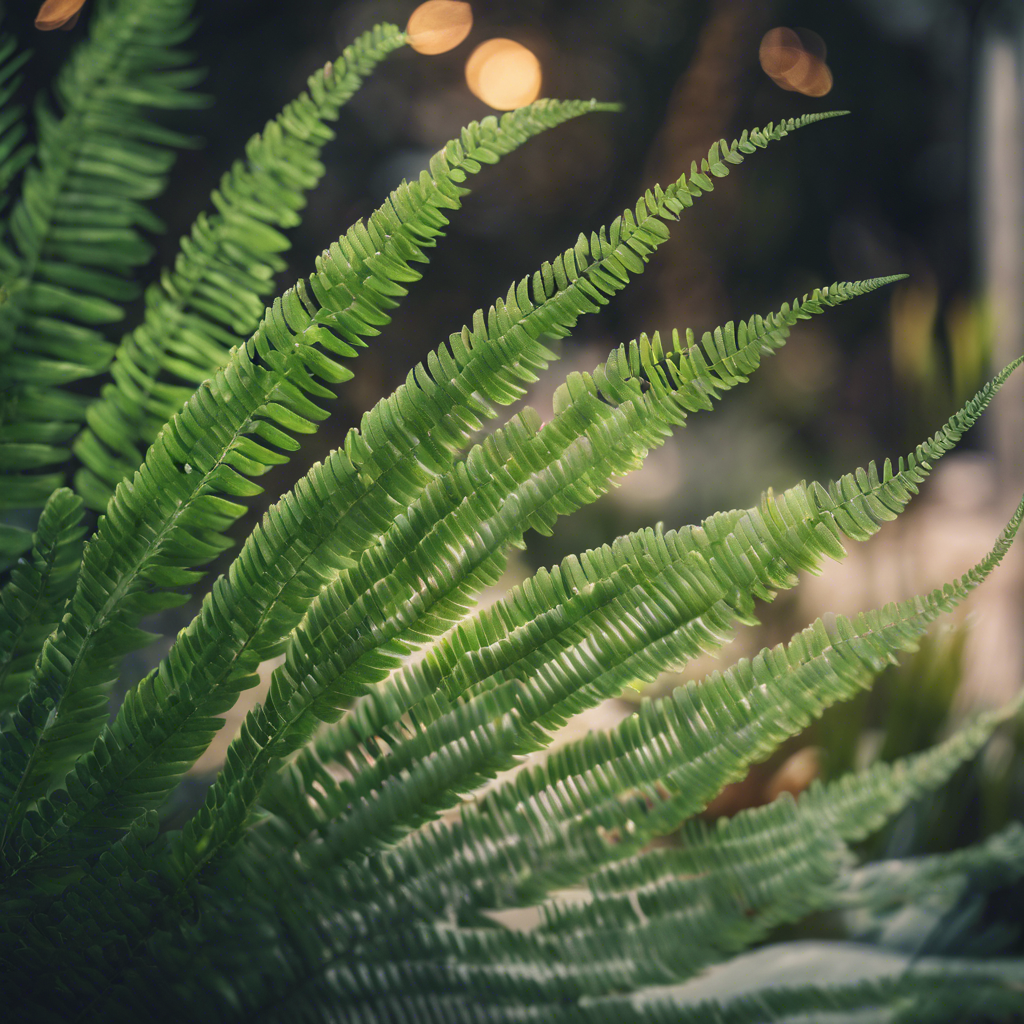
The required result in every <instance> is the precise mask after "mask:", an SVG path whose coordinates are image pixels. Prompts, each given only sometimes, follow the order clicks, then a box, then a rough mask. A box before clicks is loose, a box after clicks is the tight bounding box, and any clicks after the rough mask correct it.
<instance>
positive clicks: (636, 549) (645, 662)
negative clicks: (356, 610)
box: [267, 373, 1006, 842]
mask: <svg viewBox="0 0 1024 1024" xmlns="http://www.w3.org/2000/svg"><path fill="white" fill-rule="evenodd" d="M1005 377H1006V374H1005V373H1004V374H1000V375H999V377H997V378H996V380H995V381H994V382H993V383H992V384H991V385H987V386H986V387H985V388H983V389H982V391H981V392H979V395H978V396H976V398H975V399H974V400H972V402H970V403H968V405H967V406H966V407H965V409H964V410H963V411H961V412H959V413H957V414H956V415H955V416H954V417H953V418H952V419H951V420H950V422H949V423H948V424H947V425H946V426H945V427H944V428H943V429H942V430H940V431H939V432H938V433H937V434H936V435H935V437H933V438H932V439H931V440H930V441H929V442H927V443H926V444H925V445H922V446H919V447H918V449H917V450H916V451H915V452H914V453H913V454H912V455H911V456H909V457H908V459H907V462H906V465H904V462H903V460H901V461H900V465H899V470H898V471H897V473H896V474H895V475H894V474H893V473H892V470H891V467H890V466H889V464H888V463H887V464H886V468H885V471H884V472H883V473H882V474H881V477H880V476H879V474H878V473H877V471H876V469H875V467H874V465H872V466H870V467H869V468H868V470H867V471H866V472H865V471H858V472H857V473H856V474H849V475H848V476H847V477H844V478H842V479H841V480H840V481H838V482H837V483H835V484H832V485H830V487H829V489H828V490H825V489H824V488H820V487H818V485H814V488H808V487H807V486H806V485H803V484H801V485H798V486H797V487H795V488H792V489H790V490H789V491H787V492H786V493H785V494H783V495H780V496H779V497H778V498H775V497H773V496H771V495H769V496H767V497H766V499H765V502H764V504H763V505H762V506H761V507H760V508H755V509H751V510H748V511H747V512H746V513H728V514H724V515H723V514H720V515H717V516H713V517H712V518H711V519H710V520H708V521H706V522H705V523H704V524H702V526H701V527H700V528H691V529H689V530H684V531H678V532H677V531H672V532H670V533H668V534H663V533H661V532H660V531H652V530H647V531H641V532H640V533H638V534H634V535H630V536H629V537H626V538H620V540H619V541H618V542H616V544H615V545H613V546H612V547H610V548H602V549H598V550H597V551H591V552H587V553H586V554H585V555H583V556H582V559H581V560H579V561H578V560H577V559H575V558H569V559H567V560H566V561H565V562H563V564H562V566H560V567H559V568H558V570H557V571H555V572H554V573H551V574H549V573H547V572H545V571H542V572H541V573H539V574H538V575H537V577H535V578H534V580H532V581H529V582H528V583H527V584H525V585H523V586H522V587H519V588H516V589H515V590H513V591H512V592H511V593H510V595H509V597H508V598H506V599H505V600H503V601H500V602H498V603H497V604H496V605H494V606H493V607H492V608H491V609H488V610H486V611H484V612H481V613H478V614H477V615H476V616H475V617H474V618H473V619H470V620H469V621H468V623H466V624H463V625H460V626H458V627H457V628H456V629H455V630H454V631H453V633H452V634H451V636H450V637H446V638H444V639H442V641H441V642H440V643H439V644H437V645H436V646H435V647H434V648H432V649H431V650H430V651H429V652H428V656H427V658H426V659H425V660H424V661H423V662H420V663H418V664H415V665H413V666H411V667H409V668H407V669H404V670H402V671H400V672H399V673H398V674H397V675H396V676H395V677H394V678H393V679H391V680H389V681H388V682H387V683H385V684H384V686H383V688H382V689H380V690H379V692H377V691H375V692H371V693H368V694H367V696H366V697H365V698H363V699H362V702H361V703H360V704H359V705H358V706H357V708H356V709H355V710H354V711H353V713H352V714H350V715H349V716H348V717H347V718H346V719H344V720H343V721H342V722H341V723H339V725H337V726H335V727H333V728H331V729H329V730H328V731H327V732H326V733H324V734H323V735H321V736H320V737H318V738H317V740H316V742H315V745H314V747H313V749H312V750H308V751H304V752H302V753H301V754H300V755H299V758H298V760H297V762H296V766H295V768H294V769H290V770H289V773H287V774H286V775H284V776H281V778H280V779H279V780H278V781H276V782H274V783H272V785H271V793H270V794H268V797H267V802H268V806H272V807H273V808H274V809H275V810H277V811H279V812H280V813H281V814H282V815H283V817H284V820H288V818H289V813H288V812H287V811H286V810H285V808H286V807H291V808H294V809H295V810H294V812H293V813H294V816H295V824H296V826H297V827H300V828H304V827H306V826H308V824H309V814H310V811H309V808H308V807H307V806H306V803H305V801H304V800H299V799H297V798H296V793H295V792H294V790H295V787H296V786H299V787H300V789H305V790H306V792H307V793H308V795H310V796H313V793H314V792H315V794H316V795H315V797H314V799H315V802H316V803H317V804H319V805H321V807H322V809H323V815H324V819H325V820H324V821H323V822H322V823H321V824H323V825H326V824H327V822H328V821H329V820H330V819H332V818H333V817H335V816H337V815H339V814H340V815H342V816H344V814H345V813H346V808H350V807H351V806H352V801H353V800H354V799H355V798H356V796H357V795H358V796H359V797H360V798H361V799H363V798H365V799H371V797H370V792H371V791H372V790H374V789H382V788H383V783H384V782H385V781H386V780H387V779H389V778H390V777H392V776H396V775H400V774H402V773H404V772H406V771H407V770H409V769H410V768H411V767H412V766H413V765H414V764H415V763H416V761H417V759H418V757H419V756H421V755H422V754H423V753H424V752H425V749H426V748H425V747H424V746H423V744H424V743H425V742H426V738H425V735H424V730H425V729H427V728H428V727H429V726H430V723H431V722H433V721H434V720H435V719H438V718H443V717H445V716H447V717H449V718H451V717H452V716H453V715H454V716H456V717H457V716H458V715H461V714H462V712H461V711H460V710H459V707H458V706H456V707H455V708H454V709H453V708H452V706H451V705H450V703H449V699H459V700H466V699H470V700H472V699H473V698H474V697H475V696H477V695H481V694H483V693H486V692H488V691H489V690H490V689H492V688H494V687H499V688H502V689H503V690H504V692H505V698H504V699H505V700H506V702H510V703H508V706H506V707H505V708H504V709H503V710H504V711H505V712H513V710H514V714H516V715H517V716H518V717H519V718H520V721H521V727H520V740H519V742H520V748H519V752H521V753H525V752H527V751H529V750H531V749H536V747H537V744H538V743H543V742H544V741H543V731H545V730H548V729H551V728H554V727H556V726H558V725H561V724H562V723H563V722H564V721H565V720H566V719H567V718H568V717H570V715H572V714H574V713H577V712H578V711H580V710H583V709H584V708H586V707H590V706H592V705H593V704H595V703H597V702H598V701H599V700H601V699H604V698H605V697H608V696H612V695H615V694H617V693H619V692H620V691H621V689H622V688H623V687H624V686H625V685H627V684H629V683H631V682H635V681H636V680H646V681H650V680H652V679H654V678H655V677H656V676H657V675H658V674H659V673H660V672H661V671H664V670H665V668H666V667H669V666H671V665H676V664H683V663H685V661H687V660H688V659H689V658H691V657H693V656H694V655H696V654H698V653H700V652H701V651H704V650H711V649H714V648H715V647H717V646H719V644H720V643H721V642H722V641H723V639H724V638H725V637H726V636H728V635H729V631H730V630H731V628H732V622H733V621H734V620H736V619H738V620H740V621H750V620H751V618H752V615H753V609H752V603H751V598H750V596H749V595H751V594H753V595H756V596H760V597H762V598H766V599H770V598H771V597H772V596H773V590H774V589H775V588H778V587H788V586H792V585H793V584H794V583H795V581H796V571H797V570H798V569H801V568H804V569H812V570H813V569H815V568H816V566H817V564H818V562H819V561H820V558H821V556H822V554H829V555H831V556H832V557H842V556H843V554H844V552H843V548H842V546H841V544H840V541H839V531H838V530H837V528H836V525H835V524H836V523H837V522H841V523H842V524H843V525H844V526H845V527H846V528H848V529H849V530H850V531H851V532H853V533H854V534H855V536H857V537H858V539H863V538H864V537H865V536H866V535H867V534H868V533H869V532H874V531H875V530H877V528H878V523H879V522H880V521H882V520H883V519H889V518H894V517H895V515H896V513H897V512H898V511H899V510H900V509H901V508H902V507H903V506H904V505H905V504H906V502H907V501H908V500H909V498H910V496H911V494H912V493H913V492H914V491H916V489H917V485H918V484H919V483H920V481H921V480H922V479H923V478H924V476H925V475H926V473H927V470H928V467H929V465H930V462H933V461H934V460H935V459H936V458H939V457H941V455H942V453H943V452H944V451H946V450H947V449H948V448H949V447H951V446H952V444H953V443H955V440H956V439H957V438H958V437H959V436H960V435H961V434H962V433H963V431H964V430H966V429H967V428H968V427H969V426H970V424H971V423H973V422H974V420H975V419H976V418H977V416H978V415H980V413H981V411H982V409H983V408H984V407H985V406H986V405H987V403H988V401H989V400H990V398H991V396H992V394H993V393H994V392H995V390H997V389H998V387H999V386H1000V384H1001V383H1002V381H1003V380H1005ZM484 475H485V474H481V479H480V480H479V481H478V482H477V483H476V486H477V487H479V488H482V489H486V487H487V483H486V482H485V481H484V480H483V476H484ZM486 475H487V476H488V478H490V479H493V476H494V473H493V471H491V470H489V471H488V473H487V474H486ZM819 494H820V497H816V495H819ZM822 505H824V506H825V509H824V510H823V509H822ZM413 522H415V520H413ZM867 523H870V531H869V528H868V526H867V525H866V524H867ZM353 589H354V590H356V591H358V589H359V588H358V587H355V586H354V587H353ZM637 608H640V609H643V614H638V613H637V612H636V609H637ZM339 616H340V611H338V610H335V611H334V612H333V613H332V615H330V616H327V619H328V621H329V622H330V623H331V624H332V626H333V625H334V624H338V623H340V625H339V626H338V634H339V635H341V634H343V633H344V631H345V630H344V628H343V627H344V619H342V618H340V617H339ZM377 628H378V629H380V628H385V626H384V625H382V624H378V627H377ZM303 642H304V643H307V644H308V643H310V640H309V639H307V636H306V634H304V635H303ZM340 645H341V641H340V639H339V636H338V635H334V634H330V639H329V641H328V642H325V643H323V644H322V646H321V647H320V648H319V649H318V650H316V653H315V655H312V656H310V657H309V659H308V661H305V662H299V663H297V667H295V668H291V675H292V678H293V679H299V678H304V677H305V678H308V675H307V674H308V673H309V672H315V671H316V669H315V668H312V667H309V666H312V665H320V666H322V665H323V664H325V663H327V664H329V665H330V666H331V668H332V671H331V672H330V673H326V674H325V678H326V679H332V678H333V679H335V680H338V679H341V678H343V676H342V675H341V673H342V670H343V661H342V660H341V659H342V656H341V655H340V654H339V653H338V651H339V647H340ZM379 672H380V674H381V675H383V674H384V667H380V668H379ZM516 679H519V680H527V681H528V682H527V683H524V684H522V685H517V686H515V687H514V688H513V689H509V687H508V686H507V685H506V684H508V683H509V682H510V681H512V680H516ZM371 682H372V679H368V680H367V683H366V685H369V684H370V683H371ZM307 685H308V684H307ZM335 685H336V686H337V685H338V684H337V682H336V683H335ZM442 689H445V690H447V691H448V694H449V695H450V697H449V698H448V699H445V698H442V697H440V695H439V692H438V691H440V690H442ZM407 713H409V714H411V716H412V723H413V725H412V727H411V728H410V727H408V726H406V725H403V724H402V721H403V716H405V715H406V714H407ZM318 717H320V718H327V719H328V720H329V718H330V716H329V715H328V714H325V713H322V712H321V713H320V714H319V716H318ZM378 739H381V740H383V741H384V742H386V743H387V744H388V748H389V749H388V752H387V754H386V755H385V754H383V753H382V752H381V750H380V748H379V747H378V745H377V743H378ZM364 744H366V748H365V756H366V758H367V760H369V762H370V768H369V769H367V765H366V763H365V762H364V760H363V756H364V755H363V754H362V753H361V748H362V747H363V745H364ZM512 753H513V751H508V752H507V754H508V756H511V754H512ZM606 753H607V752H606ZM321 761H322V762H324V763H328V762H330V761H336V762H339V763H340V764H342V765H343V767H344V768H345V770H346V772H347V773H351V774H352V775H353V776H354V778H355V780H356V781H355V782H354V783H353V784H342V783H339V782H337V781H335V780H334V779H332V778H330V777H329V776H328V777H327V778H326V779H325V778H323V777H322V776H323V775H324V774H325V773H324V772H323V771H322V769H319V768H318V762H321ZM470 774H471V773H470ZM361 775H362V776H364V779H363V781H360V778H359V777H360V776H361ZM371 780H373V781H372V782H371ZM364 783H365V784H364ZM409 785H413V782H412V779H411V778H410V780H409ZM275 787H277V788H278V789H279V792H278V793H277V795H276V796H275V795H274V793H273V790H274V789H275ZM282 787H283V788H282ZM400 788H401V787H400V785H399V786H394V785H389V788H388V789H387V795H388V800H389V801H390V802H391V804H392V806H393V807H397V806H400V805H401V803H402V798H401V796H400ZM436 792H437V793H438V794H439V795H440V796H442V797H443V798H444V799H449V797H448V796H447V795H446V793H445V792H444V791H442V790H441V789H437V790H436ZM423 798H424V794H423V793H420V795H419V800H420V801H422V800H423ZM418 806H420V807H422V804H419V805H418ZM440 806H443V804H441V805H440ZM379 814H380V817H379V819H378V820H379V822H380V823H381V825H382V826H383V824H384V822H386V821H388V820H389V815H388V814H387V813H385V812H384V811H383V809H379ZM300 823H301V824H300ZM346 834H347V835H348V836H350V837H351V836H354V835H356V834H357V833H356V832H353V831H352V830H349V831H348V832H347V833H346ZM358 834H359V835H361V836H362V837H363V839H362V841H363V842H366V841H369V840H370V838H371V837H372V834H373V830H372V828H367V829H366V830H365V831H361V832H359V833H358Z"/></svg>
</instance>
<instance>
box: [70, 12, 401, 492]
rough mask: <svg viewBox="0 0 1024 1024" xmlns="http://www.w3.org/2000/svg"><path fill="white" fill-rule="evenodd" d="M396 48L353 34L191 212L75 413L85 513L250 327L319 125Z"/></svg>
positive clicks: (382, 33)
mask: <svg viewBox="0 0 1024 1024" xmlns="http://www.w3.org/2000/svg"><path fill="white" fill-rule="evenodd" d="M404 42H405V36H404V34H403V33H402V32H401V31H400V30H399V29H398V28H397V27H396V26H394V25H386V24H385V25H378V26H376V27H375V28H373V29H371V30H369V31H368V32H365V33H363V35H361V36H360V37H359V38H358V39H356V40H355V42H353V43H352V44H351V45H350V46H348V47H346V48H345V50H344V52H343V53H342V54H341V55H340V56H339V57H338V59H337V60H335V61H333V62H332V63H329V64H327V65H326V66H325V67H324V68H323V69H321V70H319V71H317V72H316V73H315V74H313V75H312V76H311V77H310V79H309V87H308V90H307V91H306V92H304V93H302V95H301V96H299V97H298V98H297V99H295V100H293V101H292V102H291V103H289V104H288V106H287V107H285V108H284V110H283V111H282V112H281V113H280V114H279V115H278V116H277V117H276V118H274V119H273V120H272V121H270V122H269V123H268V124H267V126H266V127H265V128H264V129H263V131H262V132H261V133H259V134H258V135H255V136H253V138H252V139H251V140H250V141H249V144H248V146H247V147H246V158H245V160H239V161H237V162H236V163H235V165H234V166H233V167H232V168H231V170H230V171H228V172H227V173H226V174H225V175H224V177H223V178H222V180H221V184H220V188H219V189H217V190H215V191H214V192H213V194H212V196H211V201H212V203H213V205H214V206H215V207H216V212H215V213H214V214H212V215H207V214H201V215H200V217H199V218H198V220H197V221H196V222H195V223H194V224H193V225H192V228H191V231H190V233H189V235H188V237H186V238H183V239H182V243H181V252H180V253H179V255H178V257H177V259H176V261H175V264H174V267H173V269H171V270H170V271H168V272H167V273H166V274H165V275H164V276H163V277H162V278H161V280H160V281H159V282H158V283H154V284H152V285H150V287H149V288H148V289H147V291H146V307H145V312H144V321H143V323H142V324H141V325H140V326H139V327H137V328H136V329H135V330H134V331H132V332H131V333H130V334H128V335H126V336H125V337H124V338H123V339H122V340H121V343H120V345H119V346H118V348H117V351H116V353H115V356H114V361H113V363H112V365H111V370H110V372H111V375H112V376H113V381H112V383H110V384H108V385H107V386H106V387H104V389H103V393H102V396H101V398H100V399H99V400H97V401H96V402H94V403H93V404H92V405H90V407H89V408H88V410H87V411H86V420H87V422H88V424H89V426H88V428H87V429H86V430H85V431H84V432H83V433H82V435H81V436H80V437H79V438H78V439H77V440H76V442H75V445H74V450H75V454H76V455H78V457H79V458H80V459H81V460H82V462H83V464H84V465H83V468H82V470H80V472H79V473H78V475H77V476H76V478H75V486H76V488H77V490H78V491H79V492H80V493H81V494H82V495H83V497H84V498H85V499H86V501H87V502H88V504H89V505H90V506H92V507H93V508H104V507H105V506H106V504H107V501H108V500H109V498H110V495H111V494H112V493H113V491H114V488H115V487H116V486H117V484H118V482H119V481H120V480H122V479H123V478H124V477H126V476H129V475H130V474H131V473H134V471H135V469H136V468H137V467H138V465H139V463H140V462H141V461H142V457H143V454H144V453H145V450H146V448H148V447H149V445H150V444H151V443H152V441H153V439H154V438H155V437H156V434H157V431H158V430H159V428H160V427H161V426H162V425H163V424H164V423H165V422H166V421H167V420H169V419H170V418H171V417H172V416H173V415H174V414H175V413H176V412H177V411H178V410H179V409H180V408H181V406H182V405H183V404H184V403H185V401H186V399H187V398H188V396H189V395H190V394H191V393H192V391H193V390H195V388H196V386H197V385H198V384H200V383H202V381H204V380H206V378H207V377H209V376H210V375H211V374H212V373H213V372H214V371H215V370H217V369H219V368H220V367H221V366H223V364H224V363H225V362H226V361H227V357H228V353H229V351H230V349H231V348H233V347H234V346H235V345H237V344H238V343H239V342H240V341H242V340H244V339H245V338H247V337H248V336H249V335H250V334H251V333H252V332H253V331H254V330H255V329H256V327H257V325H258V324H259V321H260V317H261V316H262V315H263V311H264V303H263V301H262V300H261V296H263V295H265V294H266V293H267V292H268V291H270V289H271V288H272V287H273V274H274V273H275V272H277V271H281V270H283V269H284V267H285V263H284V261H283V260H282V259H281V257H280V255H279V253H280V252H281V251H282V250H284V249H286V248H287V247H288V240H287V239H286V238H285V237H284V236H283V235H282V234H281V233H280V230H279V229H280V228H288V227H293V226H294V225H296V224H298V223H299V221H300V217H299V213H298V211H299V210H300V209H301V208H302V207H303V206H304V205H305V196H306V193H307V192H309V191H310V190H311V189H313V188H315V187H316V185H317V183H318V182H319V181H320V178H321V177H322V176H323V173H324V165H323V164H322V163H321V162H320V159H319V156H320V152H321V150H322V149H323V147H324V145H325V144H326V143H327V142H329V141H330V140H331V139H333V138H334V132H333V131H332V130H331V129H330V128H329V127H328V126H327V122H329V121H332V120H334V119H336V118H337V116H338V114H339V112H340V109H341V107H342V105H343V104H344V103H345V102H346V101H347V100H348V99H350V98H351V96H352V95H353V94H354V93H355V92H356V90H357V89H358V88H359V86H360V84H361V83H362V81H363V79H364V78H365V77H366V76H367V75H368V74H369V73H370V72H371V71H372V70H373V69H374V68H375V67H376V65H377V64H378V63H379V62H380V61H382V60H383V59H384V58H385V57H386V56H387V55H388V54H390V53H392V52H393V51H394V50H396V49H397V48H398V47H400V46H402V45H403V44H404ZM396 268H397V265H396ZM407 276H408V275H407V274H404V275H403V277H407ZM394 289H395V285H394V284H393V283H392V284H391V287H390V288H389V289H388V290H387V291H388V292H389V293H393V292H394ZM378 294H379V293H376V292H374V291H372V290H370V291H369V292H368V293H367V296H366V297H367V298H369V299H371V300H372V299H373V297H374V296H376V295H378ZM399 294H400V292H399ZM381 298H382V299H383V303H382V304H384V305H391V304H393V303H394V301H395V300H394V299H393V298H391V297H390V294H389V295H388V296H387V297H384V296H381Z"/></svg>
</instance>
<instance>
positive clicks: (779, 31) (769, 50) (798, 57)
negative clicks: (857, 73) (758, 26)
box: [758, 28, 832, 96]
mask: <svg viewBox="0 0 1024 1024" xmlns="http://www.w3.org/2000/svg"><path fill="white" fill-rule="evenodd" d="M758 58H759V59H760V61H761V67H762V69H763V70H764V73H765V74H766V75H767V76H768V77H769V78H770V79H771V80H772V81H773V82H774V83H775V84H776V85H777V86H779V88H781V89H786V90H788V91H789V92H799V93H803V94H804V95H805V96H824V95H825V94H826V93H827V92H829V91H830V90H831V88H832V72H831V71H830V70H829V68H828V65H827V64H826V63H825V41H824V40H823V39H822V38H821V36H819V35H818V34H817V32H811V31H810V30H809V29H795V30H794V29H791V28H773V29H771V30H770V31H769V32H766V33H765V35H764V38H763V39H762V40H761V46H760V49H759V50H758Z"/></svg>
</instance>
